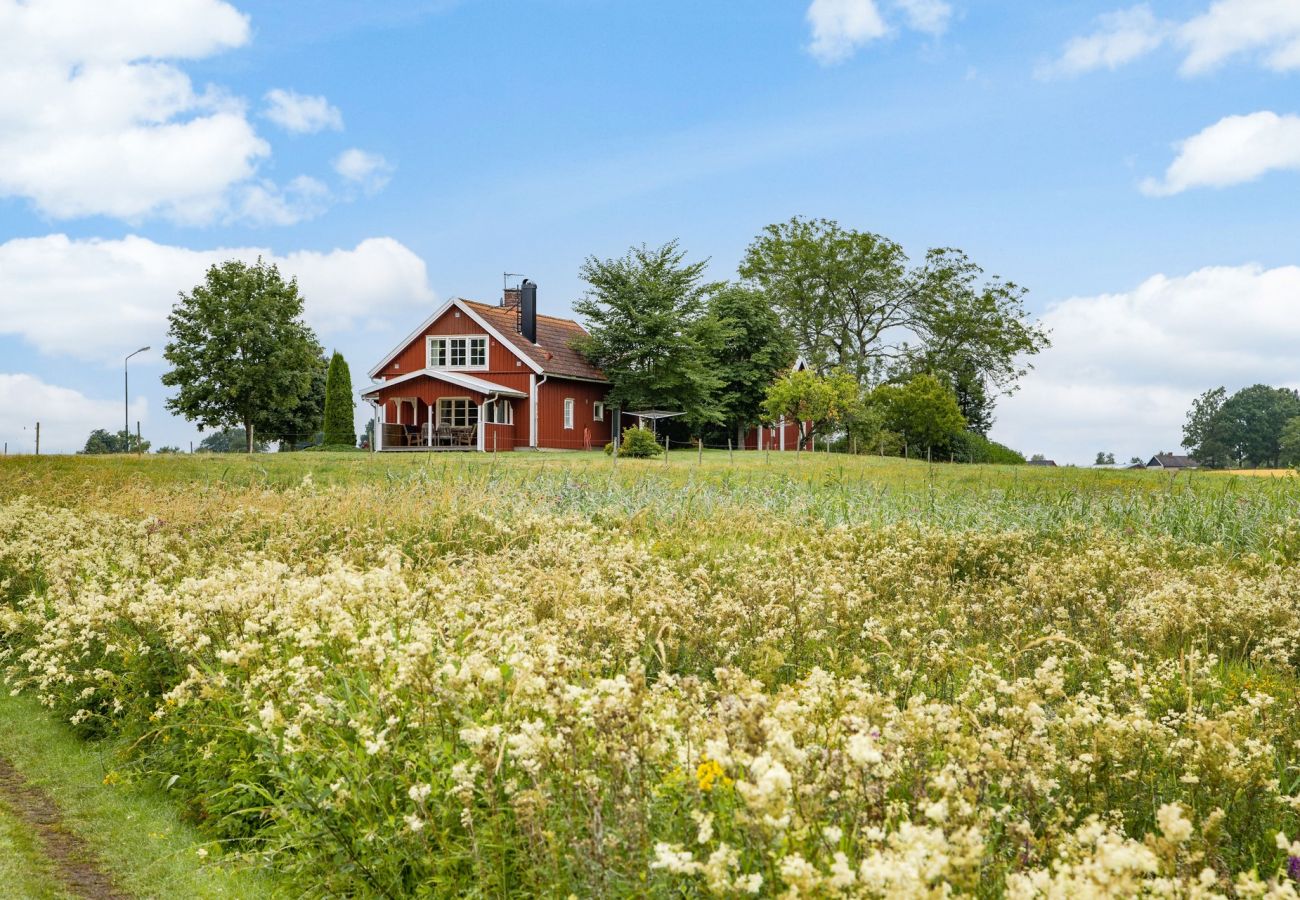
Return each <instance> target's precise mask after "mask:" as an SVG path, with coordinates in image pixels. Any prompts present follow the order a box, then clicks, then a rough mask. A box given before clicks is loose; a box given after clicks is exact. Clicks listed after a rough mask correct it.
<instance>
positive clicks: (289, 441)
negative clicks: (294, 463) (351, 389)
mask: <svg viewBox="0 0 1300 900" xmlns="http://www.w3.org/2000/svg"><path fill="white" fill-rule="evenodd" d="M329 367H330V361H329V360H328V359H326V358H325V357H324V356H318V357H317V358H316V361H315V362H314V363H313V364H312V369H311V386H310V387H309V388H308V389H307V393H305V394H303V395H302V399H300V400H299V401H298V403H297V405H296V406H294V407H293V408H292V409H288V410H284V411H283V412H282V413H281V414H280V415H277V416H275V417H274V418H273V419H269V420H268V421H266V422H263V423H261V424H260V425H258V426H257V434H258V438H259V443H261V439H265V440H267V441H276V442H278V443H279V445H280V449H281V450H296V449H300V448H302V447H307V446H310V445H311V444H313V443H315V442H316V439H317V438H318V437H319V436H320V434H321V422H322V420H323V418H324V416H325V382H326V380H327V378H328V376H329Z"/></svg>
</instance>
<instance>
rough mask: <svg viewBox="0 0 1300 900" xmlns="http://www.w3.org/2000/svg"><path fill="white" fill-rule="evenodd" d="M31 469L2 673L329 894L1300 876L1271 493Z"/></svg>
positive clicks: (1268, 487) (157, 464)
mask: <svg viewBox="0 0 1300 900" xmlns="http://www.w3.org/2000/svg"><path fill="white" fill-rule="evenodd" d="M22 465H26V466H28V467H29V468H27V469H24V470H22V471H21V472H20V471H19V468H18V466H19V464H17V463H7V464H6V465H5V466H4V467H3V468H0V670H2V671H3V673H4V677H5V679H6V680H7V682H8V684H9V686H10V688H11V689H16V690H21V691H24V692H28V693H31V694H33V695H34V696H37V697H39V698H40V699H41V700H42V702H44V703H45V704H46V705H47V706H49V707H50V708H51V709H52V710H54V711H55V712H57V714H59V715H61V716H63V717H66V718H67V719H68V720H69V721H70V722H72V723H74V724H75V725H76V727H77V728H79V729H80V730H82V731H83V732H84V733H85V734H86V736H87V738H89V739H94V738H96V737H100V736H105V735H113V736H116V737H118V738H122V739H125V742H126V745H127V746H129V748H130V749H129V751H128V752H127V755H126V756H124V757H123V758H122V759H120V760H118V765H119V766H120V767H121V769H122V771H123V772H124V773H125V777H135V778H141V779H146V778H147V779H156V780H158V781H160V782H161V783H163V784H167V785H170V788H171V790H172V791H173V792H175V794H176V795H177V796H178V797H180V798H183V802H184V803H185V804H186V806H187V808H188V810H189V812H190V813H191V814H192V815H193V817H194V818H195V819H196V820H198V821H199V822H200V823H202V826H203V828H204V829H205V831H206V833H208V834H210V835H211V837H212V844H211V849H210V856H209V859H210V860H211V861H212V864H222V863H223V861H224V862H225V863H228V864H234V865H265V866H272V867H274V868H276V869H277V870H280V871H283V872H286V873H289V874H290V875H291V876H292V877H294V878H295V879H296V880H297V882H298V883H299V884H301V885H302V886H303V887H304V889H305V890H306V891H307V892H308V893H323V894H340V895H349V896H353V895H355V896H387V897H399V896H412V895H414V896H446V895H461V894H471V895H480V894H481V895H491V896H500V895H505V894H521V895H537V894H540V895H546V896H560V897H564V896H568V895H571V894H572V895H576V896H580V897H588V896H590V897H597V896H598V897H611V896H646V895H650V896H719V897H732V896H785V897H915V896H946V895H950V894H962V893H970V894H976V895H982V896H1010V897H1017V898H1031V897H1080V896H1083V897H1086V896H1132V895H1137V894H1149V895H1152V896H1169V897H1234V896H1242V897H1258V896H1273V897H1293V896H1296V895H1297V891H1296V888H1297V882H1296V880H1295V878H1296V874H1297V871H1296V870H1297V867H1298V866H1300V701H1298V700H1297V691H1296V686H1297V671H1298V670H1297V667H1298V666H1300V624H1298V623H1300V565H1297V564H1298V563H1300V481H1297V480H1284V481H1278V482H1276V483H1274V482H1264V481H1263V480H1259V481H1250V482H1246V481H1242V482H1229V481H1227V480H1226V479H1220V480H1218V481H1215V480H1213V479H1212V478H1210V477H1208V476H1207V477H1206V478H1205V479H1204V480H1203V481H1202V482H1200V483H1193V484H1190V485H1189V484H1186V483H1184V482H1171V481H1168V480H1160V481H1156V480H1154V479H1152V478H1149V477H1146V476H1142V475H1135V476H1132V477H1131V478H1127V479H1126V478H1123V477H1113V478H1112V479H1111V480H1108V481H1105V482H1104V483H1102V482H1098V483H1095V484H1093V483H1088V482H1084V481H1081V480H1079V479H1078V478H1077V477H1075V476H1072V475H1068V474H1062V475H1060V476H1056V477H1057V478H1059V480H1057V481H1053V480H1052V478H1053V476H1052V475H1037V474H1035V475H1034V476H1033V479H1034V480H1032V481H1028V482H1019V481H1016V480H1015V479H1017V478H1019V476H1018V475H1015V474H1013V470H995V469H986V470H978V469H974V468H971V467H966V468H965V470H964V471H965V472H974V473H977V475H975V476H969V475H965V474H963V475H961V476H955V475H951V474H940V475H936V474H935V470H929V469H926V468H925V467H924V466H906V464H902V463H899V464H896V466H895V468H893V469H891V468H890V467H889V466H886V465H882V464H879V463H872V464H870V465H868V464H866V463H859V462H857V461H853V460H850V461H848V462H847V463H845V462H837V463H835V464H831V463H829V462H817V461H815V460H803V461H781V462H780V463H779V464H777V465H774V466H773V467H772V468H771V469H770V470H769V469H764V468H761V467H757V468H748V469H731V468H728V467H727V466H725V465H721V464H718V465H713V464H710V466H705V467H703V468H701V469H699V470H696V471H691V470H689V469H688V468H686V467H685V465H684V464H682V465H680V466H679V468H676V469H674V468H673V466H672V465H664V464H662V463H645V464H634V463H623V464H621V465H620V466H619V468H618V469H617V470H615V469H612V468H608V465H609V464H608V463H588V462H586V461H583V462H581V463H573V464H567V463H566V464H555V465H551V466H549V467H548V466H543V465H539V464H536V463H534V462H532V461H521V462H518V463H516V462H514V461H513V460H511V461H506V462H501V463H493V464H487V463H478V462H475V463H470V462H466V463H464V464H446V463H443V462H439V463H438V464H437V465H436V466H432V465H424V466H421V465H419V464H416V463H414V462H412V463H408V464H405V465H401V466H397V467H396V468H388V469H383V468H380V467H379V466H378V463H371V465H372V468H371V469H369V470H367V472H366V473H365V474H364V475H363V476H356V477H353V476H352V475H349V474H346V473H342V474H341V470H331V469H330V468H329V463H328V462H327V461H326V462H320V461H313V462H311V463H310V464H308V463H305V462H301V461H284V462H280V461H269V460H268V461H263V462H260V463H258V464H257V466H258V468H256V469H254V468H252V466H251V464H250V465H248V466H244V464H242V463H241V464H240V465H241V466H244V467H243V468H241V469H239V470H238V471H237V472H234V473H232V472H231V471H230V470H229V469H226V470H224V471H221V472H220V473H219V474H218V473H217V472H216V471H215V470H210V471H209V473H208V477H200V476H198V475H196V474H195V471H196V470H193V469H190V468H185V467H187V466H192V465H193V464H192V463H189V462H185V461H175V462H170V461H161V460H160V461H151V460H145V461H140V462H139V463H136V464H131V465H128V464H122V466H120V467H119V468H115V469H111V470H110V469H108V468H106V467H105V466H106V465H107V464H97V463H94V462H91V461H84V462H83V461H76V462H73V463H61V464H53V463H51V464H49V465H51V466H55V468H50V469H46V470H35V469H32V468H30V466H31V465H32V464H31V463H26V464H22ZM674 465H678V464H674ZM167 466H172V467H174V468H173V469H171V470H168V469H166V468H165V467H167ZM313 466H316V467H318V468H315V469H314V468H313ZM319 467H323V468H319ZM169 471H170V472H173V473H175V475H176V477H170V476H169V475H168V472H169ZM349 471H351V470H349ZM942 471H943V472H944V473H951V472H952V471H953V470H952V469H951V468H950V467H942ZM900 473H902V474H900ZM972 478H973V479H974V480H972ZM1071 479H1074V480H1071Z"/></svg>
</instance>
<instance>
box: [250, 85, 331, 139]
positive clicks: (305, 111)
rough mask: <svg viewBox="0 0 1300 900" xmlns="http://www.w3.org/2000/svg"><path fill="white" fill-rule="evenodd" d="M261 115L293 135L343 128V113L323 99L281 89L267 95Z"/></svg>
mask: <svg viewBox="0 0 1300 900" xmlns="http://www.w3.org/2000/svg"><path fill="white" fill-rule="evenodd" d="M262 115H264V116H266V117H267V118H268V119H270V120H271V121H272V122H274V123H275V124H277V125H279V126H280V127H281V128H283V129H285V130H286V131H292V132H293V133H294V134H315V133H316V132H318V131H324V130H325V129H327V128H328V129H331V130H333V131H341V130H342V129H343V113H341V112H339V109H338V107H337V106H332V105H330V102H329V101H328V100H326V99H325V98H324V97H318V96H311V95H308V94H299V93H297V92H296V91H286V90H283V89H281V88H275V89H274V90H272V91H268V92H267V94H266V108H265V109H264V110H263V111H262Z"/></svg>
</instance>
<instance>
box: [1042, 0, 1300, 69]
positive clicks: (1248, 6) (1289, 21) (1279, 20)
mask: <svg viewBox="0 0 1300 900" xmlns="http://www.w3.org/2000/svg"><path fill="white" fill-rule="evenodd" d="M1098 21H1099V25H1100V27H1099V29H1098V30H1097V31H1096V32H1094V33H1093V34H1090V35H1087V36H1083V37H1076V38H1073V39H1071V40H1070V41H1069V42H1068V43H1067V44H1066V45H1065V50H1064V52H1063V53H1062V55H1061V56H1060V58H1058V59H1057V60H1056V61H1055V62H1053V63H1051V64H1050V65H1048V66H1044V67H1042V68H1041V69H1040V70H1039V74H1040V75H1054V74H1064V75H1073V74H1078V73H1081V72H1088V71H1092V70H1094V69H1101V68H1108V69H1115V68H1118V67H1119V66H1121V65H1124V64H1125V63H1129V62H1132V61H1133V60H1135V59H1137V58H1139V57H1141V56H1144V55H1146V54H1147V53H1150V52H1151V51H1153V50H1155V49H1156V48H1157V47H1159V46H1160V45H1161V44H1164V43H1166V42H1173V43H1174V44H1176V45H1177V46H1178V47H1179V48H1180V49H1181V50H1182V51H1183V52H1184V53H1185V56H1184V58H1183V62H1182V65H1181V67H1180V71H1181V72H1182V74H1184V75H1200V74H1203V73H1205V72H1209V71H1211V70H1213V69H1215V68H1217V67H1219V66H1221V65H1222V64H1223V63H1225V62H1227V61H1228V60H1229V59H1231V58H1233V57H1236V56H1241V55H1247V54H1252V55H1255V56H1257V57H1259V58H1260V59H1261V61H1262V63H1263V64H1264V66H1266V67H1267V68H1269V69H1272V70H1274V71H1277V72H1286V71H1292V70H1295V69H1300V3H1298V2H1296V0H1216V2H1214V3H1212V4H1211V5H1210V6H1209V7H1208V8H1207V9H1206V10H1205V12H1203V13H1201V14H1199V15H1196V16H1193V17H1192V18H1191V19H1188V20H1186V21H1184V22H1181V23H1172V22H1161V21H1159V20H1157V19H1156V17H1155V15H1154V14H1152V12H1151V9H1150V7H1149V6H1147V5H1146V4H1145V3H1144V4H1141V5H1138V6H1134V7H1132V8H1131V9H1126V10H1120V11H1117V12H1113V13H1109V14H1107V15H1104V16H1101V17H1100V19H1099V20H1098Z"/></svg>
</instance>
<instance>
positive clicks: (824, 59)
mask: <svg viewBox="0 0 1300 900" xmlns="http://www.w3.org/2000/svg"><path fill="white" fill-rule="evenodd" d="M807 19H808V24H809V25H810V26H812V43H811V44H809V45H808V52H809V53H811V54H812V55H813V56H814V57H816V59H817V60H818V61H819V62H821V63H822V64H823V65H832V64H834V63H837V62H843V61H844V60H846V59H848V58H849V57H850V56H852V55H853V52H854V51H855V50H857V49H858V48H859V47H861V46H862V45H863V44H867V43H869V42H871V41H874V40H876V39H877V38H882V37H884V36H885V35H886V34H888V33H889V29H888V27H886V25H885V20H884V19H883V18H882V17H881V15H880V10H879V9H877V8H876V4H875V0H813V2H812V3H811V4H810V5H809V7H808V13H807Z"/></svg>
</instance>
